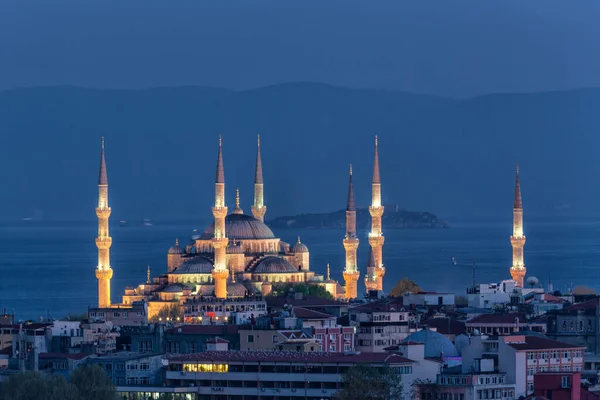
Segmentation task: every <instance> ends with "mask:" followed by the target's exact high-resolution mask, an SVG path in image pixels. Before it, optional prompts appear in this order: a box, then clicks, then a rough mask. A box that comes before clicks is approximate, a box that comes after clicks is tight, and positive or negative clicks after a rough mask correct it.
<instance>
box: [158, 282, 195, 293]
mask: <svg viewBox="0 0 600 400" xmlns="http://www.w3.org/2000/svg"><path fill="white" fill-rule="evenodd" d="M189 289H190V288H189V287H188V286H186V285H184V284H182V283H172V284H170V285H169V286H167V287H166V288H165V289H164V290H163V291H164V292H169V293H178V292H183V291H184V290H189Z"/></svg>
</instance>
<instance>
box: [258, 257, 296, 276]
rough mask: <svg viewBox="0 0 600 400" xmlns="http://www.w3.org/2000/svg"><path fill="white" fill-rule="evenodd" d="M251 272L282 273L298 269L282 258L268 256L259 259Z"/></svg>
mask: <svg viewBox="0 0 600 400" xmlns="http://www.w3.org/2000/svg"><path fill="white" fill-rule="evenodd" d="M252 272H253V273H255V274H283V273H290V272H298V271H297V270H296V268H294V267H293V266H292V264H290V263H289V262H287V261H285V260H284V259H283V258H279V257H275V256H268V257H265V258H263V259H262V260H260V261H259V262H258V264H256V267H254V271H252Z"/></svg>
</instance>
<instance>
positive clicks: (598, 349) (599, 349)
mask: <svg viewBox="0 0 600 400" xmlns="http://www.w3.org/2000/svg"><path fill="white" fill-rule="evenodd" d="M599 304H600V297H595V298H593V299H590V300H586V301H584V302H582V303H577V304H573V305H571V306H568V307H564V308H563V309H560V310H552V311H549V312H548V314H547V315H546V323H547V333H546V335H547V336H548V337H550V338H552V339H556V340H560V341H561V342H565V343H569V344H572V345H577V346H585V347H586V351H588V352H590V353H592V354H595V355H600V337H599V335H600V332H599V330H598V321H600V320H599V319H598V312H599V310H600V307H599Z"/></svg>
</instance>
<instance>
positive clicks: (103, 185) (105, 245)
mask: <svg viewBox="0 0 600 400" xmlns="http://www.w3.org/2000/svg"><path fill="white" fill-rule="evenodd" d="M96 215H97V216H98V237H96V247H97V248H98V266H97V267H96V279H98V307H110V279H111V278H112V276H113V270H112V268H111V267H110V246H111V244H112V238H111V237H110V236H108V217H110V207H109V206H108V177H107V175H106V160H105V159H104V138H102V151H101V152H100V175H99V177H98V207H97V208H96Z"/></svg>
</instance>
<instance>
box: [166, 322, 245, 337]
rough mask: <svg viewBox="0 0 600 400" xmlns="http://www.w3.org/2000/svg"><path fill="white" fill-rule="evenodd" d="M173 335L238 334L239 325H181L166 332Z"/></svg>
mask: <svg viewBox="0 0 600 400" xmlns="http://www.w3.org/2000/svg"><path fill="white" fill-rule="evenodd" d="M165 333H167V334H171V335H211V336H217V335H237V333H238V326H237V325H231V324H229V325H179V326H176V327H175V328H171V329H167V331H166V332H165Z"/></svg>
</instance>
